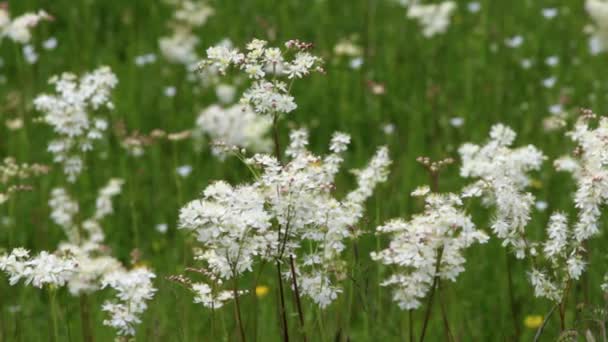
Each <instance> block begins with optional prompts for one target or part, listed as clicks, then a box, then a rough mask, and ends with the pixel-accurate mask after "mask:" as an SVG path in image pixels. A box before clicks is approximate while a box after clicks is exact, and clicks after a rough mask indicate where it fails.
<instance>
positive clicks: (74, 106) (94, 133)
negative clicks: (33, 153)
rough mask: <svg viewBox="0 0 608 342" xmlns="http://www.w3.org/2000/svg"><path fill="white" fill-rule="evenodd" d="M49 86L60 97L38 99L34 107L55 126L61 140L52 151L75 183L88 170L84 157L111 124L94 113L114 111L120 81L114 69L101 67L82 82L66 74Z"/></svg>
mask: <svg viewBox="0 0 608 342" xmlns="http://www.w3.org/2000/svg"><path fill="white" fill-rule="evenodd" d="M49 83H50V84H52V85H54V86H55V91H56V93H57V94H56V95H49V94H43V95H39V96H38V97H36V99H34V107H35V108H36V110H38V111H40V112H42V113H43V116H42V120H43V121H44V122H45V123H46V124H48V125H50V126H51V127H53V130H54V131H55V133H56V135H57V138H56V139H55V140H52V141H51V142H50V143H49V146H48V150H49V151H50V152H51V153H52V154H53V155H54V158H53V159H54V161H55V162H57V163H61V164H62V165H63V168H64V173H65V174H66V175H67V178H68V181H70V182H74V181H75V180H76V177H77V176H78V175H79V174H80V173H81V172H82V169H83V167H84V165H83V161H82V155H83V154H84V153H85V152H87V151H89V150H91V149H93V143H94V141H96V140H99V139H101V138H102V137H103V132H104V131H105V130H106V129H107V126H108V124H107V121H106V120H105V119H103V118H101V117H96V116H93V115H92V113H91V112H94V111H98V110H99V109H101V108H107V109H110V110H111V109H113V108H114V105H113V103H112V101H111V100H110V92H111V90H112V89H113V88H114V87H116V84H117V83H118V80H117V78H116V75H114V74H113V73H112V71H111V70H110V68H108V67H101V68H99V69H97V70H95V71H93V72H91V73H86V74H84V75H83V76H82V77H80V79H78V78H77V76H76V75H74V74H70V73H64V74H62V75H60V76H54V77H52V78H51V79H50V80H49Z"/></svg>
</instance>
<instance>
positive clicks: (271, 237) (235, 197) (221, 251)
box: [179, 42, 390, 307]
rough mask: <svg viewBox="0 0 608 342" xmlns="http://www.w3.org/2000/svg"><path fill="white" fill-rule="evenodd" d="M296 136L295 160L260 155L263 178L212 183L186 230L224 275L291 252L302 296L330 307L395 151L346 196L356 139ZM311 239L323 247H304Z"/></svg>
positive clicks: (361, 175)
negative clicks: (316, 147)
mask: <svg viewBox="0 0 608 342" xmlns="http://www.w3.org/2000/svg"><path fill="white" fill-rule="evenodd" d="M254 43H256V44H260V43H259V42H254ZM290 138H291V142H290V144H289V146H288V148H287V149H286V151H285V154H286V155H287V156H288V157H289V158H290V160H289V162H287V163H286V164H281V163H279V162H278V160H276V158H274V157H271V156H269V155H266V154H257V155H255V156H253V157H252V158H250V159H249V160H248V163H249V164H250V165H249V166H250V167H251V168H253V169H256V170H258V169H259V174H258V177H257V178H256V181H255V182H253V183H252V184H243V185H239V186H236V187H233V186H231V185H229V184H227V183H225V182H222V181H220V182H216V183H213V184H212V185H210V186H208V187H207V188H206V189H205V191H204V192H203V197H202V199H198V200H194V201H192V202H190V203H188V204H187V205H186V206H185V207H183V208H182V209H181V211H180V220H179V221H180V224H179V228H181V229H187V230H190V231H192V232H193V234H194V236H195V237H196V239H197V240H198V242H199V243H200V244H201V252H200V253H197V256H196V258H197V259H198V260H201V261H204V262H205V264H206V266H207V268H208V269H209V271H210V272H211V273H212V274H213V275H214V276H215V277H216V278H219V279H228V278H233V277H236V276H239V275H240V274H242V273H244V272H246V271H249V270H251V268H252V267H253V264H254V263H255V261H256V260H257V259H260V258H262V259H270V260H281V259H282V258H283V257H284V256H291V257H292V258H293V259H294V262H295V263H296V269H295V272H297V273H296V274H297V277H298V282H299V284H300V289H301V294H302V295H304V296H308V297H310V298H311V299H312V300H313V301H314V302H315V303H317V304H318V305H319V306H321V307H325V306H327V305H329V304H330V303H331V302H332V301H333V300H334V299H335V298H336V297H337V294H338V293H340V292H341V291H342V290H341V289H340V287H339V286H338V285H337V284H335V281H336V280H339V279H343V272H344V261H342V260H341V258H340V255H341V252H342V251H343V250H344V249H345V247H346V246H345V242H344V240H345V239H348V238H355V237H356V236H357V234H358V232H356V231H355V230H354V229H353V227H354V225H355V224H356V223H357V222H358V221H359V220H360V219H361V217H362V216H363V210H364V202H365V200H366V199H367V198H368V197H369V196H370V195H371V194H372V192H373V189H374V188H375V187H376V186H377V184H378V183H380V182H383V181H385V180H386V176H387V168H388V166H389V165H390V160H389V158H388V151H387V149H386V148H381V149H379V150H378V152H377V153H376V155H375V156H374V157H373V158H372V160H371V161H370V163H369V164H368V165H367V167H365V168H363V169H361V170H358V171H355V177H356V179H357V188H355V190H353V191H351V192H350V193H348V194H347V195H346V196H345V197H344V198H343V199H341V200H338V199H336V198H334V197H333V196H332V193H331V190H332V188H333V186H332V184H333V180H334V177H335V175H336V173H337V172H338V171H339V168H340V165H341V164H342V162H343V157H342V154H343V153H344V151H345V150H346V148H347V145H348V143H349V142H350V137H349V136H348V135H346V134H343V133H336V134H334V136H333V137H332V140H331V143H330V151H331V152H330V154H328V155H327V156H325V157H320V156H316V155H314V154H312V153H311V152H310V151H308V150H307V148H306V146H307V145H308V134H307V132H306V131H304V130H295V131H293V132H292V133H291V136H290ZM256 173H257V171H256ZM304 241H310V242H311V243H314V244H315V245H316V248H315V249H314V250H312V251H311V250H308V249H307V248H303V247H304ZM300 250H301V252H302V253H304V255H303V256H302V260H301V261H300V259H299V256H298V254H299V253H298V251H300ZM284 276H285V277H286V278H289V277H291V274H289V273H287V274H285V275H284Z"/></svg>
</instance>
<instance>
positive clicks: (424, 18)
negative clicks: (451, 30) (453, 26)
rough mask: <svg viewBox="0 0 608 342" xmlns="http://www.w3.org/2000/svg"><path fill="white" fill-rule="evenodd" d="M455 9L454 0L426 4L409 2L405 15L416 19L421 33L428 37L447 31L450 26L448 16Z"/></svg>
mask: <svg viewBox="0 0 608 342" xmlns="http://www.w3.org/2000/svg"><path fill="white" fill-rule="evenodd" d="M455 9H456V3H455V2H454V1H444V2H441V3H438V4H427V5H423V4H418V3H413V4H409V7H408V11H407V17H408V18H410V19H415V20H417V21H418V22H419V23H420V25H421V26H422V34H423V35H424V36H425V37H427V38H429V37H432V36H434V35H436V34H442V33H445V32H446V31H447V29H448V27H449V26H450V17H451V16H452V12H454V10H455Z"/></svg>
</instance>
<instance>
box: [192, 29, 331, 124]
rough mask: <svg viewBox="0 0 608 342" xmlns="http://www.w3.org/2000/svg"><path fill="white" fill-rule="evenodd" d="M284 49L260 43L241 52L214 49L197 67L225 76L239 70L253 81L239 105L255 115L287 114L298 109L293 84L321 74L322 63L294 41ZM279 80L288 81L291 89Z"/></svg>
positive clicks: (302, 45)
mask: <svg viewBox="0 0 608 342" xmlns="http://www.w3.org/2000/svg"><path fill="white" fill-rule="evenodd" d="M285 47H286V48H285V50H281V49H279V48H276V47H269V46H268V42H266V41H264V40H260V39H254V40H252V41H251V42H250V43H248V44H247V46H246V50H245V51H244V52H241V51H240V50H239V49H236V48H232V47H231V46H224V45H218V46H213V47H210V48H208V49H207V58H206V59H204V60H203V61H202V62H201V63H200V68H201V70H203V71H204V70H207V69H215V70H218V71H219V73H220V74H225V73H226V71H227V70H228V68H230V67H235V68H237V69H240V70H241V71H243V72H244V74H245V75H246V76H247V77H248V78H249V79H251V80H252V85H251V86H250V87H249V88H248V89H247V90H246V91H245V92H244V94H243V96H242V98H241V101H240V102H241V104H244V105H248V106H250V107H251V108H252V109H253V111H254V112H255V113H258V114H268V115H280V114H287V113H289V112H291V111H293V110H295V109H296V108H297V105H296V103H295V100H294V98H293V97H292V96H291V95H290V88H291V84H292V83H293V80H294V79H298V78H302V77H304V76H308V75H309V74H310V73H312V72H322V71H323V69H322V66H321V65H322V63H323V60H322V59H321V58H319V57H317V56H314V55H312V54H310V53H309V52H308V50H309V49H310V47H311V44H308V43H303V42H300V41H295V40H294V41H288V42H287V43H285ZM288 57H291V59H289V58H288ZM280 78H284V79H287V80H288V81H289V82H290V85H289V86H288V85H287V83H285V82H284V81H281V80H280Z"/></svg>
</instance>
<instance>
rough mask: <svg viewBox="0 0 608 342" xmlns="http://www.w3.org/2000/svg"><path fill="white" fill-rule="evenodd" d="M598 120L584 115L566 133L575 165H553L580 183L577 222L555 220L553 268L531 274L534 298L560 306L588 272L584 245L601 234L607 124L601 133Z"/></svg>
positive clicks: (549, 250) (607, 185) (602, 122)
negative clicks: (573, 284) (574, 283)
mask: <svg viewBox="0 0 608 342" xmlns="http://www.w3.org/2000/svg"><path fill="white" fill-rule="evenodd" d="M594 118H595V114H593V113H592V112H591V111H588V110H584V111H583V113H582V115H581V117H580V118H579V119H578V121H577V122H576V124H575V126H574V128H573V130H572V131H570V132H568V133H567V135H568V136H570V138H571V139H572V140H573V141H574V142H575V143H576V144H577V148H576V150H575V156H576V159H575V158H572V157H570V156H565V157H561V158H559V159H557V160H556V161H555V163H554V165H555V167H556V169H557V170H559V171H567V172H570V173H571V174H572V176H573V178H574V180H575V181H576V185H577V189H576V193H575V194H574V203H575V207H576V209H577V211H578V215H577V220H576V222H575V223H574V225H573V226H572V227H569V225H568V219H567V217H566V216H565V215H564V214H562V213H554V214H553V215H552V216H551V218H550V220H549V225H548V228H547V233H548V239H547V241H546V242H545V244H544V254H543V256H544V257H545V259H547V261H548V265H546V266H545V267H544V268H542V269H541V268H540V267H535V268H534V269H533V270H532V271H531V272H530V280H531V282H532V285H533V286H534V290H535V295H536V296H539V297H545V298H548V299H550V300H553V301H556V302H559V301H560V300H561V297H562V296H563V293H564V291H565V289H566V288H567V286H568V283H569V282H570V281H571V280H578V279H579V278H580V277H581V275H582V273H583V272H584V271H585V268H586V261H585V260H584V254H585V253H586V249H585V245H584V242H585V241H586V240H588V239H590V238H592V237H594V236H597V235H598V234H600V231H599V227H598V226H599V224H600V223H599V220H600V215H601V210H600V207H601V206H602V205H603V204H605V203H606V200H607V199H608V167H607V165H608V154H607V153H606V151H608V118H606V117H602V118H600V119H599V122H598V124H597V126H596V127H594V125H593V124H592V121H594V120H593V119H594Z"/></svg>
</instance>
